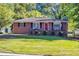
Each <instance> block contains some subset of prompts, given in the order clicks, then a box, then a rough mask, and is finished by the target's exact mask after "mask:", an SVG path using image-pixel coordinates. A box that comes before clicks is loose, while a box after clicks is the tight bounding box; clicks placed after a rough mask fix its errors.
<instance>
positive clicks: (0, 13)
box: [0, 4, 14, 28]
mask: <svg viewBox="0 0 79 59" xmlns="http://www.w3.org/2000/svg"><path fill="white" fill-rule="evenodd" d="M13 16H14V12H13V11H12V10H11V9H10V8H9V7H8V5H6V4H0V28H2V27H4V26H5V25H7V24H9V23H11V22H12V19H13V18H12V17H13Z"/></svg>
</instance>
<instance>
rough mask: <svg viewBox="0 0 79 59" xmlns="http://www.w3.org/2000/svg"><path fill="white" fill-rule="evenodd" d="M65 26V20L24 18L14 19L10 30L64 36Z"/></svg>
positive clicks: (65, 32)
mask: <svg viewBox="0 0 79 59" xmlns="http://www.w3.org/2000/svg"><path fill="white" fill-rule="evenodd" d="M67 27H68V21H67V20H62V19H61V20H60V19H51V18H26V19H18V20H15V21H14V22H13V25H12V32H13V33H15V34H32V35H58V36H66V35H67V29H68V28H67Z"/></svg>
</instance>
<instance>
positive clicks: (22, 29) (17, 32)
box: [12, 23, 31, 34]
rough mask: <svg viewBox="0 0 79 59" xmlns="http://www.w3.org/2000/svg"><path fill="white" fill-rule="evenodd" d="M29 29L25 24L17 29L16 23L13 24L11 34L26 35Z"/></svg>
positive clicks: (28, 24) (28, 25)
mask: <svg viewBox="0 0 79 59" xmlns="http://www.w3.org/2000/svg"><path fill="white" fill-rule="evenodd" d="M30 27H31V25H30V23H26V26H25V27H18V23H14V24H13V29H12V32H13V33H16V34H21V33H28V32H29V30H30Z"/></svg>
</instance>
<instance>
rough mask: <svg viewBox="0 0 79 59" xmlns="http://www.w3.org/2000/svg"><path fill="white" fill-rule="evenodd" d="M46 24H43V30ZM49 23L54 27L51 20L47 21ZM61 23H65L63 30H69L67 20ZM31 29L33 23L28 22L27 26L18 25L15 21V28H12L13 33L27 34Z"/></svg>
mask: <svg viewBox="0 0 79 59" xmlns="http://www.w3.org/2000/svg"><path fill="white" fill-rule="evenodd" d="M44 24H45V23H43V24H42V28H41V30H44ZM47 24H48V25H50V28H51V29H52V25H51V22H49V23H47ZM61 24H63V31H67V30H68V28H67V27H68V24H67V22H61ZM30 30H31V24H30V23H26V26H25V27H18V23H14V24H13V29H12V32H13V33H16V34H22V33H23V34H26V33H29V32H30Z"/></svg>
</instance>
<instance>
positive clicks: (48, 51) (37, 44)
mask: <svg viewBox="0 0 79 59" xmlns="http://www.w3.org/2000/svg"><path fill="white" fill-rule="evenodd" d="M0 52H9V53H21V54H35V55H79V42H78V40H67V39H65V38H61V37H55V36H37V37H36V36H28V37H27V36H26V37H21V36H20V37H17V38H15V39H7V40H6V39H0Z"/></svg>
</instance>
